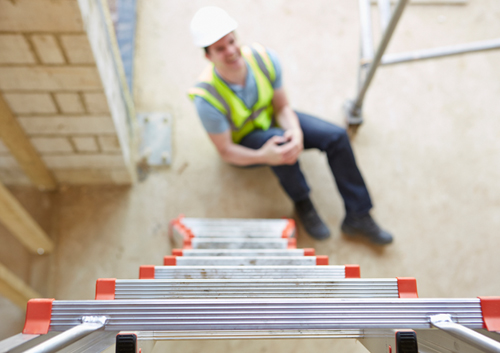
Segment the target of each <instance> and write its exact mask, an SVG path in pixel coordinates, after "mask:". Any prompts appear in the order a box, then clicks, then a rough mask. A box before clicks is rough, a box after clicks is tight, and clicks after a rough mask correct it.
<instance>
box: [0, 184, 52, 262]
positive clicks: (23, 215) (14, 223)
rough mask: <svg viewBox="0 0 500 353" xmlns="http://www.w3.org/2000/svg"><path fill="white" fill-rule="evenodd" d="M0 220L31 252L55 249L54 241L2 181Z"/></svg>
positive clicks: (0, 185) (0, 189)
mask: <svg viewBox="0 0 500 353" xmlns="http://www.w3.org/2000/svg"><path fill="white" fill-rule="evenodd" d="M0 222H1V223H2V224H3V225H4V226H5V228H7V229H8V230H9V231H10V232H11V233H12V235H14V236H15V237H16V238H17V239H18V240H19V241H20V242H21V243H22V244H23V245H24V246H25V247H26V248H27V249H28V250H29V251H30V252H32V253H34V254H40V255H41V254H44V253H49V252H51V251H52V250H53V249H54V242H53V241H52V240H51V239H50V238H49V237H48V236H47V234H45V232H44V231H43V229H42V228H41V227H40V226H39V225H38V223H36V222H35V220H34V219H33V218H32V217H31V215H30V214H29V213H28V212H27V211H26V210H25V209H24V207H23V206H22V205H21V204H20V203H19V201H18V200H17V199H16V198H15V197H14V196H12V194H11V193H10V192H9V190H7V188H6V187H5V186H4V185H3V184H2V183H0Z"/></svg>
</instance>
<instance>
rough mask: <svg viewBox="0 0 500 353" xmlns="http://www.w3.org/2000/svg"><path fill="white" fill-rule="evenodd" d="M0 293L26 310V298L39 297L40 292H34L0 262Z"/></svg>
mask: <svg viewBox="0 0 500 353" xmlns="http://www.w3.org/2000/svg"><path fill="white" fill-rule="evenodd" d="M0 295H2V296H4V297H5V298H7V299H9V300H10V301H12V302H13V303H14V304H16V305H17V306H18V307H20V308H21V309H23V310H26V303H27V302H28V300H30V299H32V298H40V297H41V296H40V294H38V293H37V292H35V291H34V290H33V289H32V288H31V287H30V286H28V285H27V284H26V283H24V281H22V280H21V279H20V278H19V277H17V276H16V275H15V274H13V273H12V272H11V271H9V270H8V269H7V267H5V266H4V265H2V264H0Z"/></svg>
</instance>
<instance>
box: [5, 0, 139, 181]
mask: <svg viewBox="0 0 500 353" xmlns="http://www.w3.org/2000/svg"><path fill="white" fill-rule="evenodd" d="M103 10H104V12H103ZM106 16H108V14H106V13H105V9H104V8H103V7H102V3H101V2H100V1H97V0H88V1H86V0H81V1H77V0H37V1H32V0H16V1H7V0H0V93H1V94H2V95H3V97H4V99H5V101H6V102H7V104H8V105H9V107H10V109H11V110H12V112H13V113H14V115H15V116H16V118H17V119H18V121H19V122H20V124H21V126H22V127H23V128H24V130H25V131H26V133H27V135H28V136H29V138H30V140H31V142H32V144H33V145H34V147H35V148H36V149H37V150H38V152H39V153H40V155H41V157H42V159H43V160H44V161H45V163H46V165H47V167H48V168H49V169H50V170H51V171H52V172H53V173H54V176H55V177H56V179H57V180H58V181H59V182H60V183H75V184H81V183H84V184H86V183H118V184H123V183H130V182H132V179H133V178H132V175H133V169H132V155H131V142H130V141H131V138H130V131H132V129H131V126H132V116H133V114H134V113H133V106H132V104H131V102H130V98H129V95H128V89H127V88H126V84H124V83H123V82H122V77H121V70H122V68H121V67H120V65H121V63H120V62H119V60H120V59H119V58H117V57H115V56H116V54H117V53H116V48H114V47H113V46H114V38H113V37H110V35H111V36H113V35H114V34H113V31H112V30H111V31H109V30H108V29H109V26H110V23H108V21H107V17H106ZM0 181H2V182H4V183H6V184H9V183H29V181H28V179H27V178H26V177H25V176H24V174H23V172H22V171H21V169H20V167H19V165H18V164H17V162H16V161H15V159H14V158H13V157H12V156H11V155H10V153H9V151H8V150H7V148H5V146H4V145H3V144H2V143H0Z"/></svg>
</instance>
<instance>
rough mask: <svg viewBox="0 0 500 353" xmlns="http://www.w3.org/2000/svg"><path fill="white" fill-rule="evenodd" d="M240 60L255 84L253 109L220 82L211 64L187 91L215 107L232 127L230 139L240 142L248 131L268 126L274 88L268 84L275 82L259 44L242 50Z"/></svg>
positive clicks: (270, 120)
mask: <svg viewBox="0 0 500 353" xmlns="http://www.w3.org/2000/svg"><path fill="white" fill-rule="evenodd" d="M241 53H242V55H243V58H244V59H245V61H246V62H247V63H248V65H249V66H250V69H251V70H252V72H253V74H254V76H255V82H256V84H257V91H258V99H257V102H256V103H255V104H254V106H253V107H251V108H247V106H246V105H245V103H243V101H242V100H241V99H240V98H239V97H238V96H237V95H236V94H235V93H234V92H233V91H232V90H231V88H229V87H228V86H227V84H226V83H225V82H224V81H222V80H221V79H220V77H218V76H217V75H216V73H215V68H214V65H213V64H210V65H209V66H208V67H207V68H206V69H205V71H204V72H203V73H202V75H201V76H200V79H199V81H200V82H199V83H198V84H196V86H194V87H193V88H191V89H190V90H189V91H188V94H189V97H190V98H191V99H194V98H195V97H196V96H198V97H202V98H204V99H205V100H206V101H207V102H209V103H210V104H211V105H212V106H213V107H214V108H216V109H217V110H219V111H220V112H221V113H222V114H224V116H226V118H227V120H228V122H229V125H230V126H231V136H232V139H233V141H234V142H235V143H239V142H240V141H241V139H242V138H243V137H245V136H246V135H248V134H249V133H250V132H252V131H254V130H256V129H261V130H267V129H269V127H271V124H272V121H273V116H274V110H273V105H272V99H273V95H274V89H273V87H272V84H271V82H274V80H275V79H276V72H275V70H274V65H273V63H272V61H271V58H269V55H268V54H267V52H266V50H265V48H264V47H263V46H261V45H260V44H253V45H252V47H248V46H243V47H242V48H241Z"/></svg>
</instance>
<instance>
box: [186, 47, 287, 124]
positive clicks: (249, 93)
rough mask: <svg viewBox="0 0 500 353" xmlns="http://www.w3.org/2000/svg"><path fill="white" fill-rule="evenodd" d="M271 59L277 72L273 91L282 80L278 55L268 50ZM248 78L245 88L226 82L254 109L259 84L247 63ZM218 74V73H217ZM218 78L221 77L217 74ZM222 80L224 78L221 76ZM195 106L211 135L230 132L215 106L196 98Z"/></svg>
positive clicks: (223, 117)
mask: <svg viewBox="0 0 500 353" xmlns="http://www.w3.org/2000/svg"><path fill="white" fill-rule="evenodd" d="M267 53H268V54H269V57H270V59H271V61H272V63H273V65H274V70H275V72H276V79H275V80H274V82H273V83H272V86H273V89H275V90H276V89H278V88H280V87H281V85H282V80H281V66H280V63H279V60H278V57H277V56H276V54H275V53H274V52H273V51H271V50H267ZM247 68H248V70H247V77H246V80H245V86H241V85H235V84H231V83H229V82H226V81H224V80H223V81H224V82H225V83H226V84H227V85H228V87H229V88H231V90H232V91H233V92H234V93H236V95H237V96H238V97H239V98H240V99H241V100H242V101H243V103H245V105H246V106H247V107H248V108H251V107H253V105H254V104H255V103H256V102H257V98H258V94H257V82H255V77H254V74H253V72H252V69H251V68H250V66H249V65H248V63H247ZM216 74H217V73H216ZM217 76H219V75H218V74H217ZM219 78H220V79H221V80H222V78H221V77H220V76H219ZM194 104H195V106H196V110H197V111H198V116H199V117H200V119H201V123H202V124H203V126H204V127H205V130H206V131H207V132H208V133H209V134H220V133H222V132H224V131H226V130H228V129H229V128H230V127H229V122H228V121H227V119H226V117H225V116H224V114H222V113H221V112H220V111H219V110H217V108H214V106H213V105H211V104H210V103H208V102H207V101H206V100H205V99H204V98H201V97H198V96H196V97H195V98H194Z"/></svg>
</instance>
